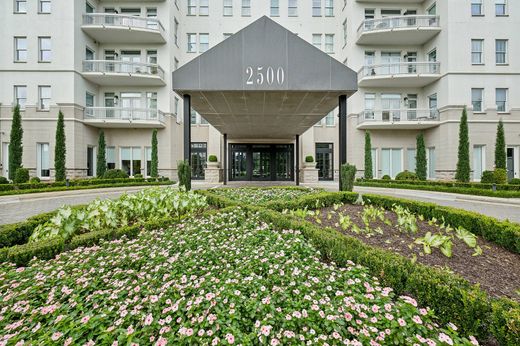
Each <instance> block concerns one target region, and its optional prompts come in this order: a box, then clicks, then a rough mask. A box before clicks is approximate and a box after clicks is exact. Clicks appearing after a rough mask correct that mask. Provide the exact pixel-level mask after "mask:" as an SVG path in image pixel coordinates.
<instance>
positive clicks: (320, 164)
mask: <svg viewBox="0 0 520 346" xmlns="http://www.w3.org/2000/svg"><path fill="white" fill-rule="evenodd" d="M316 168H318V178H319V180H334V149H333V144H332V143H316Z"/></svg>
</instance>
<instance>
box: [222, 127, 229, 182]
mask: <svg viewBox="0 0 520 346" xmlns="http://www.w3.org/2000/svg"><path fill="white" fill-rule="evenodd" d="M227 149H228V144H227V133H224V157H223V158H222V164H223V165H224V185H227V180H228V169H227V164H228V150H227Z"/></svg>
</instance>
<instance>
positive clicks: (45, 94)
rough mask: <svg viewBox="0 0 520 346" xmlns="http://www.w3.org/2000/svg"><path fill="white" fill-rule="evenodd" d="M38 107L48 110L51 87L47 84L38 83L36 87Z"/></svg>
mask: <svg viewBox="0 0 520 346" xmlns="http://www.w3.org/2000/svg"><path fill="white" fill-rule="evenodd" d="M38 95H39V97H38V99H39V102H38V108H39V109H40V110H45V111H48V110H49V109H50V104H51V87H50V86H48V85H40V86H39V87H38Z"/></svg>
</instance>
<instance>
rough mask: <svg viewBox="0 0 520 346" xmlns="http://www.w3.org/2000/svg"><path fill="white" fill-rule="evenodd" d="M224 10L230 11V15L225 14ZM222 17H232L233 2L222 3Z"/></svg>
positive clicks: (229, 0) (228, 0) (231, 0)
mask: <svg viewBox="0 0 520 346" xmlns="http://www.w3.org/2000/svg"><path fill="white" fill-rule="evenodd" d="M226 9H228V10H231V14H226ZM222 16H223V17H233V0H227V1H226V0H223V1H222Z"/></svg>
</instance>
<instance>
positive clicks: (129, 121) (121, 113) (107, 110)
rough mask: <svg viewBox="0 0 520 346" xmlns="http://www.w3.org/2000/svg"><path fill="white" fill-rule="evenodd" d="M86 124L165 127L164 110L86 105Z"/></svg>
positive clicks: (97, 125)
mask: <svg viewBox="0 0 520 346" xmlns="http://www.w3.org/2000/svg"><path fill="white" fill-rule="evenodd" d="M83 121H84V122H85V124H88V125H91V126H94V127H100V128H142V129H145V128H164V127H166V121H165V117H164V114H163V112H161V111H159V110H157V109H149V108H148V109H140V108H118V107H86V108H85V111H84V116H83Z"/></svg>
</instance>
